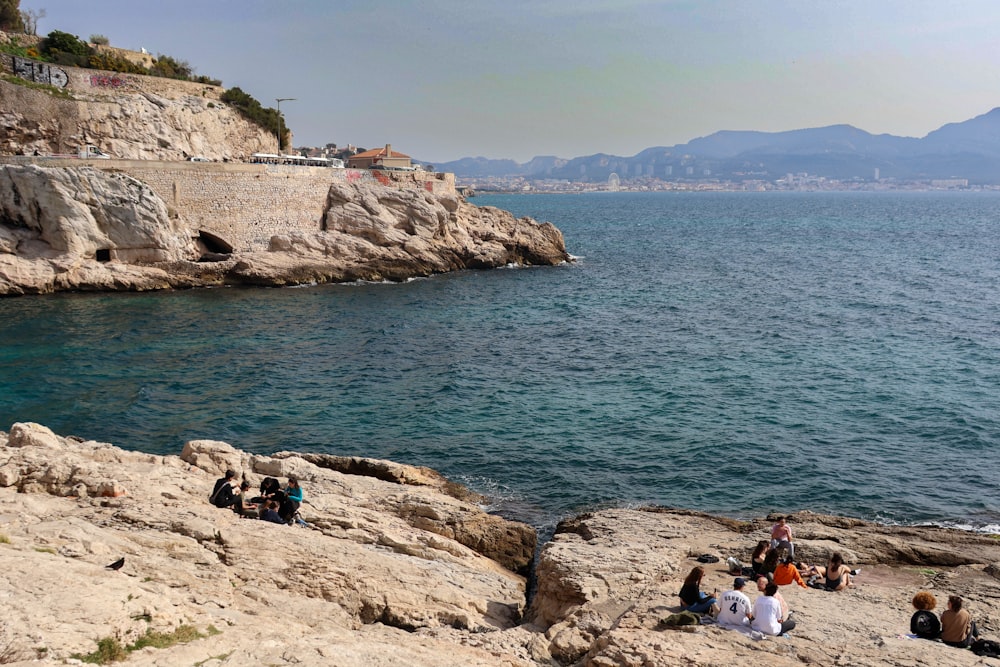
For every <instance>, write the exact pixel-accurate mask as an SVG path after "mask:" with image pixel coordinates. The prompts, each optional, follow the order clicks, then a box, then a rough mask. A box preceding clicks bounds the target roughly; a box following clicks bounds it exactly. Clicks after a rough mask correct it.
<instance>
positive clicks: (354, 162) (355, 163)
mask: <svg viewBox="0 0 1000 667" xmlns="http://www.w3.org/2000/svg"><path fill="white" fill-rule="evenodd" d="M376 165H380V166H382V167H385V168H386V169H393V168H400V167H401V168H403V169H409V168H411V167H412V165H411V164H410V156H409V155H404V154H403V153H400V152H399V151H394V150H392V144H386V145H385V148H373V149H372V150H370V151H365V152H364V153H358V154H357V155H352V156H351V157H349V158H347V166H348V167H350V168H351V169H371V168H372V167H374V166H376Z"/></svg>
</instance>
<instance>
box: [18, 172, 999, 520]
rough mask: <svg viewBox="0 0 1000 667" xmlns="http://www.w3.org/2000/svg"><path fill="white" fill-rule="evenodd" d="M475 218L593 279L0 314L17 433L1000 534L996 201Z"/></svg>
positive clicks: (481, 276) (92, 301) (794, 202)
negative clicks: (523, 231) (203, 441)
mask: <svg viewBox="0 0 1000 667" xmlns="http://www.w3.org/2000/svg"><path fill="white" fill-rule="evenodd" d="M472 201H473V203H476V204H479V205H494V206H499V207H501V208H506V209H508V210H510V211H512V212H514V213H515V214H516V215H519V216H520V215H530V216H532V217H535V218H536V219H539V220H549V221H552V222H553V223H555V224H556V225H557V226H558V227H559V228H560V229H561V230H562V231H563V234H564V235H565V238H566V244H567V248H568V250H569V251H570V252H571V253H572V254H573V255H574V256H576V257H577V260H576V261H575V262H574V263H572V264H568V265H564V266H557V267H536V268H527V269H515V268H508V269H499V270H493V271H476V272H461V273H455V274H450V275H444V276H437V277H433V278H429V279H422V280H413V281H410V282H406V283H402V284H350V285H320V286H309V287H301V288H293V289H236V288H222V289H202V290H191V291H178V292H163V293H148V294H62V295H48V296H39V297H19V298H7V299H3V300H0V341H2V345H0V429H7V428H9V426H10V424H12V423H14V422H17V421H36V422H39V423H42V424H45V425H47V426H49V427H50V428H52V429H53V430H55V431H56V432H58V433H61V434H63V435H69V434H74V435H78V436H81V437H84V438H88V439H95V440H100V441H107V442H112V443H114V444H116V445H119V446H122V447H125V448H128V449H135V450H141V451H148V452H153V453H158V454H178V453H180V451H181V448H182V446H183V444H184V442H185V441H187V440H189V439H193V438H210V439H218V440H224V441H226V442H229V443H231V444H233V445H234V446H236V447H239V448H241V449H245V450H249V451H252V452H258V453H265V454H266V453H271V452H275V451H279V450H299V451H315V452H325V453H330V454H338V455H357V456H367V457H376V458H386V459H392V460H395V461H399V462H402V463H409V464H415V465H424V466H430V467H432V468H435V469H437V470H439V471H441V472H442V473H444V474H445V475H447V476H449V477H450V478H452V479H454V480H456V481H459V482H461V483H464V484H466V485H467V486H469V487H471V488H472V489H473V490H476V491H479V492H481V493H484V494H486V495H487V496H488V498H489V499H490V507H491V508H492V509H494V510H496V511H498V512H500V513H501V514H504V515H505V516H509V517H512V518H516V519H520V520H523V521H527V522H529V523H531V524H533V525H535V526H537V527H539V528H540V529H541V530H542V531H543V532H544V531H547V530H550V529H551V527H552V526H553V525H554V524H555V522H557V521H558V520H559V519H561V518H564V517H567V516H570V515H573V514H575V513H579V512H582V511H585V510H589V509H595V508H601V507H609V506H637V505H644V504H658V505H667V506H672V507H682V508H691V509H697V510H703V511H708V512H714V513H721V514H725V515H728V516H734V517H752V516H759V515H762V514H765V513H768V512H772V511H777V512H791V511H795V510H800V509H809V510H813V511H817V512H826V513H836V514H844V515H849V516H856V517H860V518H865V519H870V520H876V521H882V522H887V523H902V524H914V523H939V524H944V525H957V526H963V527H968V528H976V529H984V530H993V531H1000V499H998V492H997V489H998V483H1000V215H998V212H1000V193H988V192H987V193H947V192H945V193H898V192H897V193H594V194H583V195H491V196H479V197H476V198H475V199H473V200H472ZM306 492H307V493H308V489H306Z"/></svg>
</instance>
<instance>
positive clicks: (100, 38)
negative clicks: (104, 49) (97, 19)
mask: <svg viewBox="0 0 1000 667" xmlns="http://www.w3.org/2000/svg"><path fill="white" fill-rule="evenodd" d="M90 43H91V44H98V45H100V46H107V45H108V44H110V43H111V40H110V39H108V38H107V37H105V36H104V35H91V36H90Z"/></svg>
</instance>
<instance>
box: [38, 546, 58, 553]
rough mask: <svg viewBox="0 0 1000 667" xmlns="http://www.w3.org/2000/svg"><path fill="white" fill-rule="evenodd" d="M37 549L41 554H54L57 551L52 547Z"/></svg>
mask: <svg viewBox="0 0 1000 667" xmlns="http://www.w3.org/2000/svg"><path fill="white" fill-rule="evenodd" d="M35 551H37V552H38V553H40V554H53V555H54V554H55V553H56V550H55V549H53V548H52V547H35Z"/></svg>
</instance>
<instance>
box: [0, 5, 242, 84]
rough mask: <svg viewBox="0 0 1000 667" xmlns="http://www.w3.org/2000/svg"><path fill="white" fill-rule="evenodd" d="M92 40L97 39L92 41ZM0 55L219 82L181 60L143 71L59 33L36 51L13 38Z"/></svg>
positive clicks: (162, 59) (158, 62)
mask: <svg viewBox="0 0 1000 667" xmlns="http://www.w3.org/2000/svg"><path fill="white" fill-rule="evenodd" d="M2 2H3V0H0V3H2ZM95 38H97V40H96V41H95ZM90 39H91V41H92V42H93V43H94V44H102V43H103V44H105V45H106V43H107V39H108V38H107V37H104V36H103V35H91V37H90ZM0 53H9V54H11V55H15V56H19V57H21V58H28V59H30V60H39V61H42V62H49V63H55V64H57V65H66V66H68V67H83V68H85V69H101V70H106V71H108V72H122V73H123V74H143V75H146V76H158V77H161V78H167V79H178V80H181V81H193V82H195V83H203V84H205V85H208V86H221V85H222V82H221V81H219V80H218V79H213V78H211V77H207V76H204V75H196V74H195V73H194V68H193V67H191V65H189V64H188V63H187V62H185V61H183V60H178V59H176V58H173V57H171V56H167V55H163V54H159V55H157V56H156V58H155V59H154V60H153V64H152V65H151V66H150V67H144V66H143V65H141V64H139V63H135V62H132V61H131V60H129V59H128V58H126V57H125V56H123V55H120V54H118V53H114V52H111V51H107V50H98V49H96V48H94V47H93V46H91V45H90V44H88V43H87V42H84V41H83V40H81V39H80V38H79V37H77V36H76V35H71V34H70V33H68V32H62V31H60V30H53V31H52V32H50V33H49V34H48V35H47V36H46V37H45V39H43V40H42V41H41V42H40V43H39V45H38V48H37V49H36V48H35V47H32V46H21V45H20V44H19V43H18V41H17V39H16V38H14V39H12V40H11V43H9V44H0Z"/></svg>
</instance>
